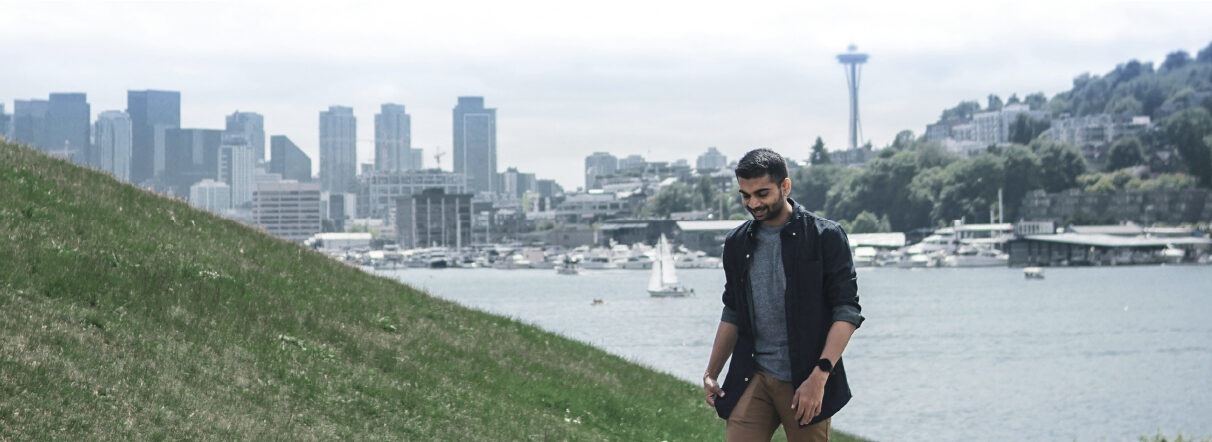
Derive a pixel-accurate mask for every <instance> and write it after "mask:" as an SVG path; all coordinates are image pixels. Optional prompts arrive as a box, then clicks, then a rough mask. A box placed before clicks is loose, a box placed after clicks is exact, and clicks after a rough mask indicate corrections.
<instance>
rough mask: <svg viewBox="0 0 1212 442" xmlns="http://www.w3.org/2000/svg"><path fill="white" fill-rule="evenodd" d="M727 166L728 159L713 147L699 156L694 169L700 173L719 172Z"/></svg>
mask: <svg viewBox="0 0 1212 442" xmlns="http://www.w3.org/2000/svg"><path fill="white" fill-rule="evenodd" d="M727 165H728V158H727V157H725V156H724V154H722V153H720V151H719V150H717V149H716V148H714V147H708V148H707V152H706V153H704V154H702V155H699V158H698V160H696V161H695V164H694V168H695V169H698V170H702V171H708V170H719V169H723V168H724V166H727Z"/></svg>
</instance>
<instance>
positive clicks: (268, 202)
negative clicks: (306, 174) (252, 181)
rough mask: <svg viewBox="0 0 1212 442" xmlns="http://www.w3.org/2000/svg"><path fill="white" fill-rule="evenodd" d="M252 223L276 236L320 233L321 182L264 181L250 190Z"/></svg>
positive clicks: (293, 237) (296, 238)
mask: <svg viewBox="0 0 1212 442" xmlns="http://www.w3.org/2000/svg"><path fill="white" fill-rule="evenodd" d="M252 216H253V224H256V225H258V226H260V227H261V228H264V229H265V231H266V232H269V233H270V234H271V235H274V236H277V237H279V238H285V239H289V240H292V241H304V240H306V239H308V238H310V237H311V236H312V235H315V234H318V233H320V230H321V229H320V225H321V221H320V220H321V217H320V184H319V183H300V182H297V181H294V180H286V181H265V182H259V183H257V184H256V187H255V188H254V190H253V192H252Z"/></svg>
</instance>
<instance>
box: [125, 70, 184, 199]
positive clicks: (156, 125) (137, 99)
mask: <svg viewBox="0 0 1212 442" xmlns="http://www.w3.org/2000/svg"><path fill="white" fill-rule="evenodd" d="M126 114H127V115H129V116H130V124H131V132H130V133H131V151H130V155H131V166H130V181H131V182H132V183H141V182H143V181H144V180H147V179H149V178H152V177H154V176H156V174H157V173H161V172H163V171H164V160H165V156H164V131H166V130H168V129H175V128H179V127H181V93H180V92H176V91H154V90H146V91H127V92H126Z"/></svg>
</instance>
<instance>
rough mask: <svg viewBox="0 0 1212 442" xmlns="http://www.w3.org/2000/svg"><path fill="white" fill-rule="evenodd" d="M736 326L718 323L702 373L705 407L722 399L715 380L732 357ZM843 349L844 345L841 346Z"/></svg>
mask: <svg viewBox="0 0 1212 442" xmlns="http://www.w3.org/2000/svg"><path fill="white" fill-rule="evenodd" d="M736 335H737V328H736V324H733V323H731V322H727V321H720V327H719V328H718V329H716V331H715V344H713V345H712V346H711V359H710V360H709V361H708V362H707V372H705V373H703V392H704V393H706V395H707V405H711V406H713V407H714V406H715V398H717V397H724V390H722V389H720V385H719V383H717V382H716V380H715V379H716V378H717V377H719V376H720V371H721V370H723V369H724V362H726V361H728V357H729V356H732V347H733V346H735V345H736ZM842 345H843V347H844V346H845V344H842Z"/></svg>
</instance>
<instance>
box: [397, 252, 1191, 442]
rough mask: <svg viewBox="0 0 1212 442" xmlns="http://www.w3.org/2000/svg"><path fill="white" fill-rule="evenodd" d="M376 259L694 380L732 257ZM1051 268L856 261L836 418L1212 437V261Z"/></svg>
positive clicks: (409, 278)
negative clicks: (592, 262) (656, 283)
mask: <svg viewBox="0 0 1212 442" xmlns="http://www.w3.org/2000/svg"><path fill="white" fill-rule="evenodd" d="M376 273H378V274H381V275H384V276H389V277H394V278H397V279H400V280H401V281H404V282H405V283H408V284H410V285H413V286H415V287H418V288H422V289H425V290H427V291H428V292H430V293H432V294H434V295H435V296H439V297H442V298H445V299H449V300H453V301H456V302H458V303H460V304H463V305H466V306H469V307H473V308H476V309H480V310H484V311H488V312H492V313H497V314H501V315H504V316H509V317H513V318H517V319H519V320H522V321H524V322H528V323H532V324H535V325H538V326H540V327H542V328H544V329H547V330H550V331H553V332H556V333H560V334H562V335H565V336H568V337H571V338H573V339H578V340H581V341H584V342H587V343H590V344H592V345H594V346H597V347H599V348H602V349H604V350H606V351H608V352H611V353H614V354H617V355H620V356H623V357H625V358H627V359H630V360H633V361H636V362H639V363H641V364H644V365H648V366H650V367H653V368H656V369H658V370H661V371H665V372H668V373H671V374H673V375H675V376H677V377H679V378H682V379H685V380H687V381H689V382H692V383H694V384H696V385H697V384H699V382H700V381H699V378H700V376H701V375H702V373H703V368H704V367H705V366H706V364H707V358H708V356H709V355H710V352H711V343H712V339H713V338H714V334H715V329H716V327H717V326H718V325H719V314H720V308H721V303H720V296H719V295H720V291H721V290H722V287H723V283H724V276H723V270H679V277H680V278H681V280H682V282H683V283H685V284H687V285H688V286H690V287H693V288H694V289H695V290H696V292H697V293H698V294H697V296H695V297H691V298H683V299H657V298H651V297H649V296H648V294H647V292H646V291H645V288H646V286H647V282H648V272H647V271H633V270H609V271H585V272H584V273H582V274H581V275H577V276H566V275H557V274H556V273H555V271H553V270H495V269H474V270H465V269H445V270H429V269H405V270H384V271H377V272H376ZM1046 276H1047V279H1045V280H1042V281H1039V280H1036V281H1029V280H1025V279H1024V278H1023V275H1022V271H1021V270H1020V269H1007V268H981V269H916V270H906V269H892V268H875V269H860V270H859V295H860V298H861V303H862V306H863V315H864V316H865V317H866V318H867V321H866V322H865V323H864V324H863V326H862V328H860V329H859V330H858V331H857V332H856V333H855V335H854V338H853V339H852V340H851V342H850V345H849V346H848V347H847V349H846V352H845V356H844V359H845V361H846V370H847V375H848V376H849V377H850V385H851V389H852V390H853V392H854V399H852V400H851V402H850V404H849V405H847V406H846V408H844V409H843V410H842V411H841V412H839V413H838V414H837V415H836V416H835V417H834V425H835V427H837V428H839V429H841V430H843V431H847V432H851V433H854V434H858V435H861V436H864V437H869V438H872V439H876V440H881V441H892V440H897V441H900V440H1075V439H1076V440H1136V439H1137V437H1139V436H1142V435H1153V434H1156V433H1157V431H1158V430H1161V431H1162V432H1164V433H1165V434H1167V435H1170V436H1171V437H1172V436H1174V435H1175V434H1177V433H1178V432H1180V431H1181V432H1182V433H1183V434H1184V435H1188V436H1191V435H1196V436H1212V266H1202V267H1198V266H1168V267H1167V266H1150V267H1115V268H1112V267H1097V268H1049V269H1046ZM594 299H602V300H603V301H604V304H602V305H593V300H594Z"/></svg>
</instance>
